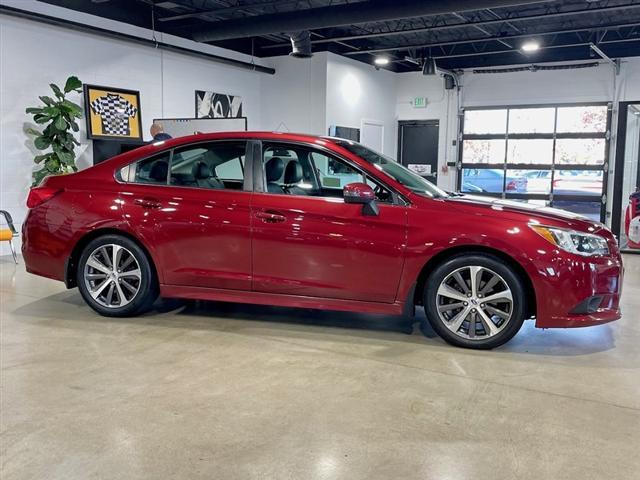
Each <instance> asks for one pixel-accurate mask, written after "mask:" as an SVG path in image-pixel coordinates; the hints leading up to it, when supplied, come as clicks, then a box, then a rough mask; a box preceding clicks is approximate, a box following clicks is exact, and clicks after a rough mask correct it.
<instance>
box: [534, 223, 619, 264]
mask: <svg viewBox="0 0 640 480" xmlns="http://www.w3.org/2000/svg"><path fill="white" fill-rule="evenodd" d="M531 228H532V229H533V230H534V231H536V232H537V233H538V234H539V235H540V236H542V237H544V238H545V239H546V240H548V241H549V242H551V243H553V244H554V245H555V246H557V247H560V248H561V249H563V250H566V251H567V252H571V253H575V254H577V255H582V256H585V257H590V256H592V255H608V254H609V245H608V244H607V240H606V239H605V238H604V237H601V236H600V235H593V234H591V233H584V232H576V231H575V230H565V229H562V228H554V227H543V226H542V225H531Z"/></svg>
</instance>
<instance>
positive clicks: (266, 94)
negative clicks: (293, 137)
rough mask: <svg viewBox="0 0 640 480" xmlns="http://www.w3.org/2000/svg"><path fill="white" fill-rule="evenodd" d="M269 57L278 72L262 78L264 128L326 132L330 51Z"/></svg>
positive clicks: (320, 133)
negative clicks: (310, 54) (309, 56)
mask: <svg viewBox="0 0 640 480" xmlns="http://www.w3.org/2000/svg"><path fill="white" fill-rule="evenodd" d="M269 60H270V64H271V66H272V67H273V68H275V69H276V74H275V75H269V76H267V75H265V76H263V77H262V93H261V98H262V102H261V107H260V108H261V111H262V128H264V129H265V130H273V131H279V132H296V133H311V134H315V135H326V134H327V130H326V129H325V121H326V112H327V105H326V90H327V54H326V53H317V54H315V55H314V56H313V57H311V58H293V57H290V56H288V55H286V56H282V57H275V58H271V59H269Z"/></svg>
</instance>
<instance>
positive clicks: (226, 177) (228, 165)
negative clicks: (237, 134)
mask: <svg viewBox="0 0 640 480" xmlns="http://www.w3.org/2000/svg"><path fill="white" fill-rule="evenodd" d="M245 152H246V142H227V141H224V142H212V143H206V144H199V145H192V146H190V147H184V148H181V149H178V150H175V152H174V154H173V158H172V160H171V175H170V184H171V185H175V186H183V187H196V188H210V189H217V190H224V189H233V190H240V189H242V185H243V182H244V157H245Z"/></svg>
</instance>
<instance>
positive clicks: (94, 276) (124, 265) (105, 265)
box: [84, 243, 142, 308]
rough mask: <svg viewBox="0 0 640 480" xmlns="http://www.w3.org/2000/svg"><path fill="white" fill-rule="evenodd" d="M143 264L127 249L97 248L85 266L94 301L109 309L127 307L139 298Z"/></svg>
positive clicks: (109, 245) (117, 247) (88, 287)
mask: <svg viewBox="0 0 640 480" xmlns="http://www.w3.org/2000/svg"><path fill="white" fill-rule="evenodd" d="M141 280H142V273H141V270H140V264H139V263H138V260H136V257H135V256H134V255H133V253H131V252H130V251H129V250H128V249H126V248H125V247H123V246H121V245H116V244H113V243H112V244H107V245H101V246H99V247H98V248H96V249H95V250H94V251H93V252H91V255H89V258H88V259H87V261H86V263H85V266H84V282H85V286H86V287H87V291H88V292H89V294H90V295H91V297H92V298H93V299H94V300H95V301H96V302H97V303H99V304H100V305H102V306H103V307H107V308H120V307H124V306H125V305H128V304H129V303H131V302H132V301H133V299H134V298H135V297H136V295H137V294H138V291H139V290H140V284H141Z"/></svg>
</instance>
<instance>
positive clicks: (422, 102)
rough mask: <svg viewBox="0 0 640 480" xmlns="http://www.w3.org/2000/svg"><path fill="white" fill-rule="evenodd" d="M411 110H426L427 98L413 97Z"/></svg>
mask: <svg viewBox="0 0 640 480" xmlns="http://www.w3.org/2000/svg"><path fill="white" fill-rule="evenodd" d="M413 108H427V97H414V98H413Z"/></svg>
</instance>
